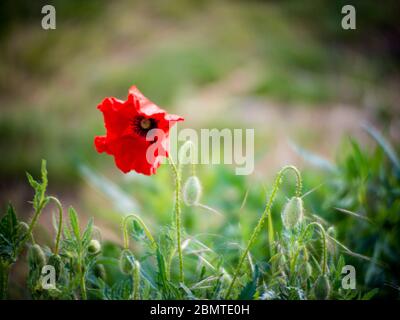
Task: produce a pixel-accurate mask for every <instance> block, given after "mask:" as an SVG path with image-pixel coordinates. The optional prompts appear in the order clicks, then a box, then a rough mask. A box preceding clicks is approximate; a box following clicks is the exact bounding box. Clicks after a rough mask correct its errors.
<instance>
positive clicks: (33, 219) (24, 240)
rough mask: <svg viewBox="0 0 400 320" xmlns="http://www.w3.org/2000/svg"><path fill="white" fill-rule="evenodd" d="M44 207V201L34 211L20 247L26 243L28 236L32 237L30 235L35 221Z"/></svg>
mask: <svg viewBox="0 0 400 320" xmlns="http://www.w3.org/2000/svg"><path fill="white" fill-rule="evenodd" d="M45 205H46V201H45V200H44V199H43V200H41V202H40V206H39V208H38V209H37V210H36V211H35V213H34V215H33V218H32V220H31V222H30V223H29V229H28V232H27V234H26V236H25V239H23V240H22V244H21V247H23V246H24V244H25V243H26V241H28V239H29V237H30V236H33V235H32V231H33V228H34V227H35V225H36V223H37V220H38V219H39V217H40V214H41V213H42V210H43V208H44V207H45Z"/></svg>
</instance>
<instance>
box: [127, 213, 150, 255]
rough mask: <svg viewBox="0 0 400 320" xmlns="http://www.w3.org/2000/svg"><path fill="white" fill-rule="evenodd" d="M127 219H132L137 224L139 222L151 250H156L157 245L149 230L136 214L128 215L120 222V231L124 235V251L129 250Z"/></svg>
mask: <svg viewBox="0 0 400 320" xmlns="http://www.w3.org/2000/svg"><path fill="white" fill-rule="evenodd" d="M129 219H134V220H136V221H137V222H139V224H140V226H141V227H142V228H143V230H144V233H145V234H146V237H147V238H148V239H149V240H150V242H151V245H152V247H153V248H157V243H156V241H155V240H154V237H153V235H152V234H151V232H150V230H149V229H148V228H147V226H146V224H145V223H144V222H143V220H142V219H141V218H140V217H139V216H138V215H136V214H130V215H128V216H126V217H125V218H124V220H123V221H122V231H123V235H124V249H128V248H129V234H128V221H129Z"/></svg>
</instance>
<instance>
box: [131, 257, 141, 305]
mask: <svg viewBox="0 0 400 320" xmlns="http://www.w3.org/2000/svg"><path fill="white" fill-rule="evenodd" d="M132 280H133V295H132V299H133V300H138V299H139V298H140V297H139V289H140V264H139V262H137V261H135V268H134V269H133V279H132Z"/></svg>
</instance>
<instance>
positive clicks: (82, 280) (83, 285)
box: [78, 257, 87, 300]
mask: <svg viewBox="0 0 400 320" xmlns="http://www.w3.org/2000/svg"><path fill="white" fill-rule="evenodd" d="M78 267H79V276H80V279H79V280H80V284H81V285H80V286H81V298H82V300H87V295H86V283H85V272H84V270H83V266H82V258H81V257H80V258H79V266H78Z"/></svg>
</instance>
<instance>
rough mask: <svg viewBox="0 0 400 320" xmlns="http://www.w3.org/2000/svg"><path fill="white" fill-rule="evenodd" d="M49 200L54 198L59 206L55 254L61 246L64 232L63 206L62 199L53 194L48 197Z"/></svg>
mask: <svg viewBox="0 0 400 320" xmlns="http://www.w3.org/2000/svg"><path fill="white" fill-rule="evenodd" d="M48 198H49V200H52V201H54V202H55V203H56V205H57V207H58V228H57V235H56V243H55V245H54V254H58V251H59V248H60V239H61V233H62V226H63V208H62V205H61V203H60V201H59V200H58V199H57V198H56V197H53V196H50V197H48Z"/></svg>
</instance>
